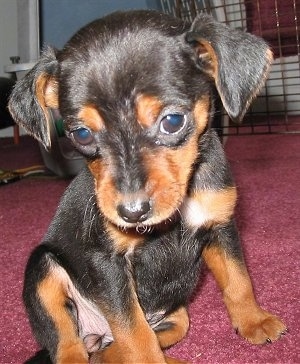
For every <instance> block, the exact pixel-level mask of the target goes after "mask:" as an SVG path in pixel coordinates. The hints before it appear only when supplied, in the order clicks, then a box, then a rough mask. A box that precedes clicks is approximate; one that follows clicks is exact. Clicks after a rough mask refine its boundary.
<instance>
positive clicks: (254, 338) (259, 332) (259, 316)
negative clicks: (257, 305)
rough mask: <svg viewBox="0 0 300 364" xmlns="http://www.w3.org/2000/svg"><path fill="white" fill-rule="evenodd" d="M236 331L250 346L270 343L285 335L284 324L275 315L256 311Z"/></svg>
mask: <svg viewBox="0 0 300 364" xmlns="http://www.w3.org/2000/svg"><path fill="white" fill-rule="evenodd" d="M236 331H237V333H239V334H240V335H241V336H242V337H244V338H245V339H247V340H248V341H249V342H250V343H251V344H265V343H272V342H273V341H276V340H278V339H279V338H280V337H281V336H282V335H285V334H286V333H287V327H286V326H285V324H284V323H283V322H282V321H281V320H280V319H279V318H278V317H277V316H275V315H272V314H271V313H269V312H267V311H264V310H262V309H258V310H257V311H255V312H254V313H253V314H251V315H250V316H248V317H246V318H245V320H243V321H242V322H240V323H239V325H237V326H236Z"/></svg>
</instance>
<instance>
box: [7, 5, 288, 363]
mask: <svg viewBox="0 0 300 364" xmlns="http://www.w3.org/2000/svg"><path fill="white" fill-rule="evenodd" d="M271 59H272V55H271V52H270V50H269V49H268V47H267V45H266V44H265V43H264V42H263V41H262V40H261V39H258V38H256V37H254V36H252V35H250V34H246V33H244V32H240V31H235V30H231V29H229V28H227V27H226V26H224V25H221V24H219V23H217V22H215V21H214V20H213V19H212V18H211V17H209V16H207V15H200V16H199V17H198V18H196V20H195V21H194V23H193V24H192V25H191V26H188V25H187V24H186V23H183V22H182V21H181V20H178V19H174V18H172V17H170V16H167V15H163V14H159V13H156V12H152V11H133V12H127V13H114V14H112V15H109V16H107V17H105V18H103V19H100V20H97V21H95V22H93V23H91V24H89V25H87V26H86V27H84V28H83V29H81V30H80V31H79V32H78V33H77V34H75V36H74V37H73V38H72V39H71V40H70V41H69V42H68V43H67V44H66V46H65V47H64V48H63V49H62V50H61V51H57V50H54V49H48V50H46V51H45V52H44V54H43V55H42V57H41V59H40V61H39V62H38V63H37V65H36V66H35V67H34V68H33V69H32V71H31V72H30V73H29V74H28V75H27V76H26V77H25V78H24V79H23V80H22V81H20V82H19V83H18V84H17V86H16V87H15V89H14V91H13V93H12V96H11V100H10V105H9V107H10V111H11V113H12V115H13V116H14V118H15V120H16V121H17V122H18V123H20V124H21V125H23V126H24V127H25V128H26V129H27V130H28V132H29V133H31V134H32V135H33V136H34V137H36V138H37V139H38V140H39V141H40V142H41V143H43V144H44V145H45V146H46V147H50V144H51V140H50V137H49V125H48V123H49V114H48V108H59V110H60V113H61V115H62V117H63V119H64V122H65V128H66V133H67V135H68V136H69V138H70V139H71V140H72V142H73V144H74V146H75V147H76V148H77V149H78V150H79V151H80V152H81V153H82V154H83V155H84V156H85V157H86V158H87V168H86V169H84V170H83V172H82V173H81V174H80V175H78V176H77V177H76V178H75V179H74V180H73V182H72V183H71V184H70V186H69V188H68V189H67V191H66V193H65V194H64V196H63V198H62V201H61V203H60V206H59V208H58V211H57V213H56V215H55V217H54V220H53V222H52V224H51V226H50V228H49V230H48V232H47V234H46V236H45V238H44V240H43V243H42V244H41V245H40V246H38V247H37V248H36V249H35V250H34V251H33V253H32V255H31V257H30V259H29V262H28V265H27V269H26V274H25V285H24V301H25V305H26V308H27V311H28V315H29V318H30V322H31V325H32V328H33V332H34V334H35V336H36V339H37V341H38V342H39V344H40V345H41V347H42V348H44V349H46V350H47V351H48V352H49V353H50V354H49V355H50V358H51V360H52V362H54V363H59V364H62V363H88V362H89V361H90V362H93V363H165V362H167V363H178V362H180V361H179V360H176V359H172V358H169V357H167V356H165V355H164V353H163V349H164V348H167V347H169V346H171V345H173V344H175V343H176V342H178V341H180V340H181V339H182V338H183V337H184V336H185V335H186V333H187V330H188V327H189V319H188V314H187V308H186V307H187V304H188V301H189V297H190V296H191V294H192V292H193V290H194V287H195V285H196V283H197V280H198V275H199V268H200V265H201V261H202V259H203V260H204V261H205V262H206V263H207V265H208V267H209V268H210V269H211V271H212V273H213V274H214V276H215V278H216V280H217V282H218V284H219V286H220V288H221V290H222V292H223V297H224V302H225V305H226V307H227V309H228V312H229V316H230V319H231V322H232V325H233V327H234V328H235V329H236V330H238V332H239V333H240V334H241V335H242V336H243V337H245V338H246V339H247V340H249V341H250V342H251V343H254V344H260V343H265V342H270V341H274V340H277V339H278V338H279V337H280V335H281V334H283V333H284V332H285V329H286V328H285V325H284V324H283V323H282V322H281V321H280V319H278V318H277V317H275V316H273V315H272V314H270V313H268V312H266V311H264V310H262V309H261V308H260V307H259V306H258V304H257V303H256V301H255V298H254V295H253V290H252V285H251V281H250V279H249V276H248V273H247V269H246V267H245V264H244V260H243V255H242V252H241V248H240V243H239V238H238V234H237V231H236V228H235V223H234V219H233V212H234V207H235V203H236V189H235V186H234V184H233V181H232V178H231V175H230V171H229V168H228V165H227V162H226V159H225V156H224V152H223V150H222V146H221V144H220V142H219V140H218V137H217V136H216V133H215V132H214V131H213V130H212V129H210V121H211V119H212V117H213V115H214V96H213V95H215V94H216V93H215V90H217V92H218V93H219V95H220V97H221V99H222V102H223V105H224V107H225V109H226V110H227V112H228V114H229V115H230V116H231V117H232V118H234V119H240V118H241V117H242V116H243V114H244V113H245V110H246V108H247V106H248V104H249V102H250V101H251V99H252V98H253V97H254V96H255V94H256V93H257V92H258V90H259V88H260V86H261V84H262V83H263V80H264V78H265V75H266V73H267V70H268V67H269V64H270V62H271ZM199 340H201V338H199Z"/></svg>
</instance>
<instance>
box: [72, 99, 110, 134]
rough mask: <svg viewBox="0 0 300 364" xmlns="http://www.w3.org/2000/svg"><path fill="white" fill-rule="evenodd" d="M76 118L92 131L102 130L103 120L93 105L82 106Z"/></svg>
mask: <svg viewBox="0 0 300 364" xmlns="http://www.w3.org/2000/svg"><path fill="white" fill-rule="evenodd" d="M78 118H79V119H81V120H82V121H83V122H84V124H85V125H86V126H87V127H89V128H90V129H91V130H93V131H100V130H101V129H102V128H104V120H103V118H102V117H101V115H100V114H99V112H98V110H97V108H96V106H95V105H92V104H91V105H85V106H83V107H82V108H81V110H80V111H79V113H78Z"/></svg>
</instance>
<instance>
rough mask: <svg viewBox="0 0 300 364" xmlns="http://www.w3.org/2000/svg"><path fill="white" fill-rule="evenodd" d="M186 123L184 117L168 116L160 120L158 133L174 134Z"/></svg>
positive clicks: (178, 115)
mask: <svg viewBox="0 0 300 364" xmlns="http://www.w3.org/2000/svg"><path fill="white" fill-rule="evenodd" d="M185 122H186V117H185V115H182V114H169V115H166V116H165V117H163V118H162V120H161V122H160V131H161V132H162V133H164V134H174V133H177V132H178V131H180V130H181V129H182V128H183V127H184V125H185Z"/></svg>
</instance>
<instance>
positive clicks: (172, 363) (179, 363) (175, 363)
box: [165, 356, 189, 364]
mask: <svg viewBox="0 0 300 364" xmlns="http://www.w3.org/2000/svg"><path fill="white" fill-rule="evenodd" d="M165 361H166V363H167V364H189V363H188V362H187V361H184V360H179V359H175V358H171V357H169V356H165Z"/></svg>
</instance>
